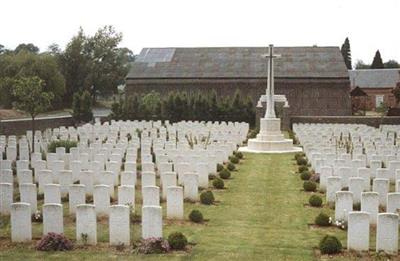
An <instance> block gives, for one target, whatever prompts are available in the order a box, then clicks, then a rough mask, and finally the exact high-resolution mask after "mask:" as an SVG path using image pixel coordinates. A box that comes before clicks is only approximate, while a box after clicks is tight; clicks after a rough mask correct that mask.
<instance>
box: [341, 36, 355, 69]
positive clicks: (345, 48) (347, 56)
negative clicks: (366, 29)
mask: <svg viewBox="0 0 400 261" xmlns="http://www.w3.org/2000/svg"><path fill="white" fill-rule="evenodd" d="M340 51H341V52H342V56H343V59H344V63H345V64H346V67H347V69H349V70H351V69H352V65H351V50H350V41H349V38H348V37H346V39H345V40H344V43H343V44H342V48H341V49H340Z"/></svg>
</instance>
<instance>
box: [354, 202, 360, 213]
mask: <svg viewBox="0 0 400 261" xmlns="http://www.w3.org/2000/svg"><path fill="white" fill-rule="evenodd" d="M353 211H361V203H360V202H357V203H354V204H353Z"/></svg>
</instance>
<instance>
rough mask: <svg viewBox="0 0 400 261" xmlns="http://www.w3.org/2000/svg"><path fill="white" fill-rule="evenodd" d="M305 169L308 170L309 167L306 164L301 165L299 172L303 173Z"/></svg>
mask: <svg viewBox="0 0 400 261" xmlns="http://www.w3.org/2000/svg"><path fill="white" fill-rule="evenodd" d="M304 171H308V167H307V166H304V165H300V166H299V172H300V173H301V172H304Z"/></svg>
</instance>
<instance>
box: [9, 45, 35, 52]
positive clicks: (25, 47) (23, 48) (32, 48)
mask: <svg viewBox="0 0 400 261" xmlns="http://www.w3.org/2000/svg"><path fill="white" fill-rule="evenodd" d="M20 51H27V52H31V53H39V47H37V46H35V45H34V44H32V43H28V44H24V43H22V44H20V45H18V46H17V47H16V48H15V50H14V52H15V53H19V52H20Z"/></svg>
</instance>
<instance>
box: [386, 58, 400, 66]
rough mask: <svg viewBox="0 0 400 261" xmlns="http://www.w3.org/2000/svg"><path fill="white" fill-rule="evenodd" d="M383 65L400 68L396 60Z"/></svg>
mask: <svg viewBox="0 0 400 261" xmlns="http://www.w3.org/2000/svg"><path fill="white" fill-rule="evenodd" d="M383 65H384V66H385V68H400V64H399V63H398V62H397V61H396V60H389V61H387V62H386V63H384V64H383Z"/></svg>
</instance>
